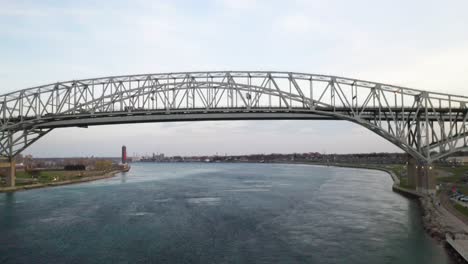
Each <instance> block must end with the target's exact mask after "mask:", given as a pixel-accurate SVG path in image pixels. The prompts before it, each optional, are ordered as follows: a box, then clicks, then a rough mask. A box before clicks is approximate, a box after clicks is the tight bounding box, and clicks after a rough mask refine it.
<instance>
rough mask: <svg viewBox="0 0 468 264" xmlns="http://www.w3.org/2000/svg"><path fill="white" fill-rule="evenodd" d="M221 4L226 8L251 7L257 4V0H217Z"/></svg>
mask: <svg viewBox="0 0 468 264" xmlns="http://www.w3.org/2000/svg"><path fill="white" fill-rule="evenodd" d="M217 1H218V3H220V4H221V5H222V6H224V7H225V8H227V9H234V10H239V9H252V8H255V7H256V6H257V4H258V1H257V0H217Z"/></svg>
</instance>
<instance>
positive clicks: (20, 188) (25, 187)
mask: <svg viewBox="0 0 468 264" xmlns="http://www.w3.org/2000/svg"><path fill="white" fill-rule="evenodd" d="M119 172H122V170H113V171H109V172H106V173H104V174H102V175H97V176H88V177H83V178H79V179H72V180H65V181H58V182H49V183H34V184H28V185H20V186H15V187H0V193H3V192H16V191H25V190H31V189H38V188H46V187H55V186H62V185H68V184H75V183H82V182H89V181H96V180H102V179H106V178H110V177H113V176H115V174H117V173H119Z"/></svg>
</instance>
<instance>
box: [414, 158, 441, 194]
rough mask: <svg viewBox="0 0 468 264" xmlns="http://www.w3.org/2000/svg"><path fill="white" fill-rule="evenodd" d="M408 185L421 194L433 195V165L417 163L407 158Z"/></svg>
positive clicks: (434, 183) (434, 184) (434, 182)
mask: <svg viewBox="0 0 468 264" xmlns="http://www.w3.org/2000/svg"><path fill="white" fill-rule="evenodd" d="M407 175H408V185H409V186H412V187H414V188H415V189H416V191H418V192H420V193H423V194H433V193H435V186H436V179H435V178H436V173H435V169H434V165H433V164H427V163H421V162H418V161H417V160H416V159H415V158H413V157H410V158H408V165H407Z"/></svg>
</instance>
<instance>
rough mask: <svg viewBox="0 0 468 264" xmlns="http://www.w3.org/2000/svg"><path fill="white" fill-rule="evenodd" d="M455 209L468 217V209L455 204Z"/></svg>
mask: <svg viewBox="0 0 468 264" xmlns="http://www.w3.org/2000/svg"><path fill="white" fill-rule="evenodd" d="M454 207H455V209H457V210H458V211H459V212H460V213H462V214H464V215H465V216H468V208H466V207H464V206H463V205H461V204H459V203H455V205H454Z"/></svg>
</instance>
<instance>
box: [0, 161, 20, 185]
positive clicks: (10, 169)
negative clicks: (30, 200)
mask: <svg viewBox="0 0 468 264" xmlns="http://www.w3.org/2000/svg"><path fill="white" fill-rule="evenodd" d="M0 168H2V169H3V170H4V174H5V176H6V185H7V186H8V187H15V182H16V163H15V161H14V160H10V161H3V162H0Z"/></svg>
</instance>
